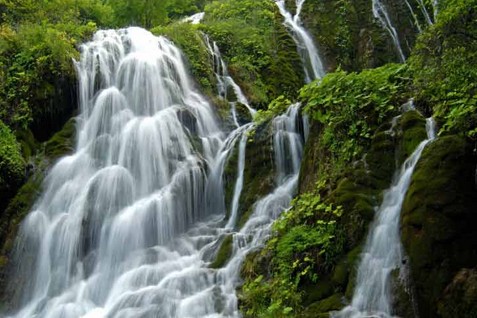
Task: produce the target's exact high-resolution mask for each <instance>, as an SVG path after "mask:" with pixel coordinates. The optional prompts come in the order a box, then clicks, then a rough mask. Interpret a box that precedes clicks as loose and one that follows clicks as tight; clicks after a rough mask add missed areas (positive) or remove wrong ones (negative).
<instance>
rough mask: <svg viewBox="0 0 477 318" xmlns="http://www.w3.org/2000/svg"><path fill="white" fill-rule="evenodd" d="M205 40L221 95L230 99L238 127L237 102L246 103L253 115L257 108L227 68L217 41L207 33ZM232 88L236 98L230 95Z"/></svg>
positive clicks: (233, 116)
mask: <svg viewBox="0 0 477 318" xmlns="http://www.w3.org/2000/svg"><path fill="white" fill-rule="evenodd" d="M204 42H205V44H206V46H207V49H208V51H209V55H210V56H211V60H212V65H213V67H214V73H215V78H216V79H217V88H218V93H219V96H220V97H221V98H223V99H225V100H227V101H229V105H230V108H231V112H232V118H233V120H234V124H235V125H236V126H237V127H239V126H240V124H239V123H238V120H237V111H236V102H239V103H241V104H242V105H244V106H245V107H246V108H247V110H248V112H249V113H250V116H251V117H253V116H254V115H255V113H256V110H255V109H253V108H252V107H251V106H250V104H249V102H248V100H247V97H245V94H244V93H243V92H242V89H241V88H240V86H239V85H238V84H237V83H236V82H235V80H234V79H233V78H232V77H231V76H230V75H229V72H228V70H227V64H225V61H224V60H223V59H222V54H221V53H220V50H219V47H218V46H217V43H215V41H212V40H211V39H210V38H209V37H208V36H207V35H205V34H204ZM230 89H232V91H233V93H234V95H235V99H233V97H232V98H231V96H229V95H228V92H229V90H230Z"/></svg>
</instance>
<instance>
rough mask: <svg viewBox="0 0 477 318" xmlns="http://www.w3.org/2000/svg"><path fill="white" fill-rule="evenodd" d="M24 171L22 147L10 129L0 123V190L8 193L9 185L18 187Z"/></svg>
mask: <svg viewBox="0 0 477 318" xmlns="http://www.w3.org/2000/svg"><path fill="white" fill-rule="evenodd" d="M24 171H25V162H24V161H23V158H22V156H21V153H20V145H19V144H18V143H17V141H16V139H15V136H14V135H13V134H12V132H11V131H10V129H9V128H8V127H7V126H6V125H5V124H4V123H3V122H2V121H0V185H1V186H0V189H2V190H3V191H6V189H5V187H7V188H8V186H9V185H14V184H16V185H18V184H19V183H20V181H21V179H22V178H23V175H24ZM3 191H2V192H3Z"/></svg>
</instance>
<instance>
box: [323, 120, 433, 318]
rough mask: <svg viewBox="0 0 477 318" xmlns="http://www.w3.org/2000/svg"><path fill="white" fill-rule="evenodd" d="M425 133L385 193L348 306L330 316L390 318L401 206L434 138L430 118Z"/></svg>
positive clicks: (397, 264)
mask: <svg viewBox="0 0 477 318" xmlns="http://www.w3.org/2000/svg"><path fill="white" fill-rule="evenodd" d="M426 130H427V139H426V140H424V141H422V142H421V143H420V144H419V145H418V146H417V148H416V150H414V152H413V153H412V154H411V156H410V157H409V158H408V159H407V160H406V161H405V162H404V164H403V165H402V167H401V169H400V171H399V174H397V175H396V176H395V178H394V181H393V182H392V185H391V187H390V188H389V189H388V190H386V191H385V192H384V198H383V202H382V204H381V206H380V207H379V209H378V210H377V212H376V217H375V220H374V222H373V224H372V225H371V227H370V232H369V234H368V238H367V240H366V245H365V247H364V251H363V254H362V255H361V262H360V264H359V267H358V275H357V282H356V287H355V291H354V294H353V299H352V301H351V305H349V306H347V307H345V308H344V309H343V310H341V311H340V312H335V313H332V314H331V317H334V318H362V317H381V318H388V317H389V318H390V317H392V308H391V297H392V295H391V288H390V277H391V272H392V271H393V270H395V269H399V268H400V267H401V264H402V259H403V250H402V245H401V240H400V235H399V221H400V215H401V208H402V203H403V201H404V198H405V196H406V192H407V189H408V187H409V184H410V182H411V177H412V173H413V171H414V168H415V166H416V164H417V162H418V160H419V158H420V156H421V153H422V151H423V150H424V148H425V147H426V145H427V144H428V143H429V142H431V141H432V140H433V139H434V138H435V124H434V121H433V120H432V118H429V119H427V124H426Z"/></svg>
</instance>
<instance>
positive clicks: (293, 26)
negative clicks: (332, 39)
mask: <svg viewBox="0 0 477 318" xmlns="http://www.w3.org/2000/svg"><path fill="white" fill-rule="evenodd" d="M275 3H276V4H277V6H278V9H279V11H280V14H281V15H282V16H283V18H284V22H283V24H284V25H285V26H286V27H287V29H288V30H289V31H290V33H291V36H292V38H293V40H294V41H295V43H296V45H297V49H298V53H299V54H300V57H301V60H302V63H303V69H304V70H305V82H307V83H309V82H311V81H313V80H315V79H318V78H322V77H323V76H325V69H324V67H323V62H322V61H321V58H320V54H319V52H318V49H317V48H316V46H315V44H314V43H313V39H312V37H311V36H310V34H309V33H308V31H307V30H306V29H305V28H304V27H303V25H302V23H301V20H300V14H301V11H302V9H303V5H304V4H305V0H296V1H295V4H296V13H295V15H292V14H291V13H290V12H288V11H287V10H286V7H285V0H275Z"/></svg>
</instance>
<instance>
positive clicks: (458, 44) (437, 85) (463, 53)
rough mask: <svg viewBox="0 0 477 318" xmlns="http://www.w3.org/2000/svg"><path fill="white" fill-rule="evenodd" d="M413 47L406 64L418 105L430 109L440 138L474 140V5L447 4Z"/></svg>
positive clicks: (457, 0)
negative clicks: (459, 135) (438, 124)
mask: <svg viewBox="0 0 477 318" xmlns="http://www.w3.org/2000/svg"><path fill="white" fill-rule="evenodd" d="M444 5H445V7H443V8H442V11H441V12H440V14H439V18H438V20H437V23H436V24H434V25H433V26H431V27H429V29H427V30H426V31H425V32H424V33H423V34H422V35H421V36H420V37H419V40H418V42H417V44H416V47H415V50H414V52H413V55H412V57H411V58H410V61H409V64H410V66H411V69H412V71H413V74H414V84H415V86H416V88H417V97H418V101H419V102H421V101H422V102H423V103H426V105H427V107H428V108H432V111H433V113H434V116H435V117H437V118H438V120H439V121H440V122H441V124H442V131H441V133H442V134H455V133H463V134H465V135H467V136H469V137H472V138H473V139H475V138H477V93H476V92H477V84H476V83H477V69H476V68H475V67H471V65H473V64H474V61H475V60H476V58H477V1H475V0H450V1H446V2H444Z"/></svg>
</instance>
